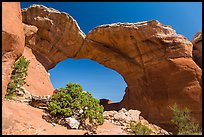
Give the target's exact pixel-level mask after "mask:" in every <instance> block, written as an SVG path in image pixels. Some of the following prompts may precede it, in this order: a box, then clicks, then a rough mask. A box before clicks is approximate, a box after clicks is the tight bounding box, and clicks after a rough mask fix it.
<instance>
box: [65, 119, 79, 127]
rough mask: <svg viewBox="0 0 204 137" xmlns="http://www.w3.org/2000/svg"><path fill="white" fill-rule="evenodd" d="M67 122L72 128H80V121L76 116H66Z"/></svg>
mask: <svg viewBox="0 0 204 137" xmlns="http://www.w3.org/2000/svg"><path fill="white" fill-rule="evenodd" d="M65 120H66V122H67V124H68V125H69V126H70V128H73V129H78V128H79V124H80V123H79V121H77V120H76V119H75V118H72V117H68V118H65Z"/></svg>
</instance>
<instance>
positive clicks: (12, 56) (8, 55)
mask: <svg viewBox="0 0 204 137" xmlns="http://www.w3.org/2000/svg"><path fill="white" fill-rule="evenodd" d="M24 41H25V36H24V33H23V25H22V15H21V9H20V2H2V97H4V95H5V93H6V89H7V85H8V83H9V80H10V76H11V72H12V67H13V64H14V63H15V61H16V60H17V59H18V58H19V57H20V56H21V55H22V53H23V48H24Z"/></svg>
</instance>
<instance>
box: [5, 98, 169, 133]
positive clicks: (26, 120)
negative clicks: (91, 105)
mask: <svg viewBox="0 0 204 137" xmlns="http://www.w3.org/2000/svg"><path fill="white" fill-rule="evenodd" d="M19 110H20V111H19ZM124 111H125V112H124ZM132 112H133V110H132ZM135 112H139V111H137V110H136V111H135ZM13 113H15V115H16V117H14V116H13ZM113 113H116V114H117V115H116V116H115V117H112V115H111V114H113ZM123 113H130V111H127V110H125V109H122V110H121V111H119V112H116V111H105V112H104V116H105V118H106V120H105V122H104V124H103V125H101V126H99V127H98V128H97V130H96V133H95V134H96V135H131V134H133V133H132V132H130V130H128V128H127V126H124V125H121V124H118V123H116V122H114V121H118V120H121V118H123V122H122V123H126V122H128V121H127V119H129V118H131V117H129V116H125V117H124V116H123V115H122V114H123ZM130 114H131V113H130ZM138 114H139V113H138ZM43 115H46V113H45V112H44V111H43V110H42V109H38V108H34V107H32V106H30V105H28V104H27V103H25V102H24V103H20V102H17V101H8V100H4V101H3V108H2V116H3V117H2V120H3V122H2V127H3V129H2V134H3V135H51V134H52V135H84V134H91V132H90V131H88V130H81V129H77V130H76V129H67V127H64V126H61V125H58V124H51V123H49V122H47V121H46V120H45V119H43V118H42V117H43ZM136 117H137V119H136V120H137V121H138V120H139V115H137V116H136ZM110 119H112V121H111V120H110ZM140 121H141V122H142V123H143V124H144V125H146V126H147V127H149V128H150V129H151V130H152V131H153V133H152V134H156V135H160V134H163V135H164V134H167V135H168V134H170V133H168V132H167V131H165V130H163V129H161V128H159V127H157V126H156V125H153V124H150V123H149V122H148V121H146V120H145V119H143V118H140Z"/></svg>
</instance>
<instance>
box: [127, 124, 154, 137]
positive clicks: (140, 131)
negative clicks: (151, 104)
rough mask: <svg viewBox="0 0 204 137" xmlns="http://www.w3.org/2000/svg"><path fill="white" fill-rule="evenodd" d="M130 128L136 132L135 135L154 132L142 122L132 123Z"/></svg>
mask: <svg viewBox="0 0 204 137" xmlns="http://www.w3.org/2000/svg"><path fill="white" fill-rule="evenodd" d="M130 129H131V130H132V131H133V132H134V133H135V135H150V134H151V133H152V131H151V129H149V128H148V127H146V126H145V125H142V124H141V123H140V122H138V123H135V122H132V123H130Z"/></svg>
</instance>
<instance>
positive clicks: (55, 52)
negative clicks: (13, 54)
mask: <svg viewBox="0 0 204 137" xmlns="http://www.w3.org/2000/svg"><path fill="white" fill-rule="evenodd" d="M22 17H23V23H25V24H27V25H32V26H36V27H37V28H38V30H37V35H35V37H33V38H32V39H33V40H34V41H33V42H31V41H32V40H31V41H30V42H28V43H29V44H27V46H28V47H30V48H32V49H34V50H36V51H38V52H39V53H40V54H41V55H43V56H44V58H45V59H44V61H43V65H44V66H45V68H46V70H48V69H51V68H53V67H54V66H55V65H56V64H57V63H58V62H60V61H62V60H65V59H67V58H72V57H73V56H75V54H76V53H77V51H78V50H79V49H80V48H81V45H82V42H83V40H84V38H85V34H84V33H83V32H82V31H81V30H80V28H79V26H78V24H77V22H76V21H75V20H74V19H73V18H72V17H71V16H70V15H68V14H67V13H64V12H59V11H57V10H55V9H52V8H47V7H45V6H42V5H32V6H30V7H29V8H26V9H22Z"/></svg>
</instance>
